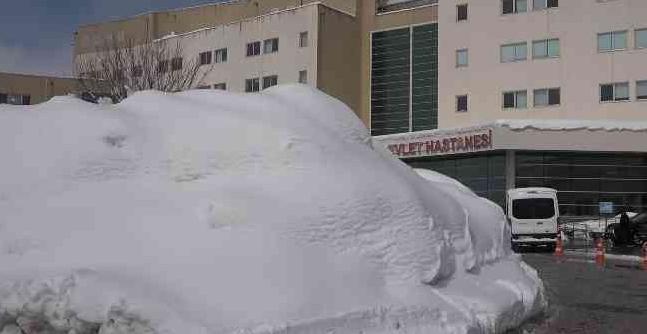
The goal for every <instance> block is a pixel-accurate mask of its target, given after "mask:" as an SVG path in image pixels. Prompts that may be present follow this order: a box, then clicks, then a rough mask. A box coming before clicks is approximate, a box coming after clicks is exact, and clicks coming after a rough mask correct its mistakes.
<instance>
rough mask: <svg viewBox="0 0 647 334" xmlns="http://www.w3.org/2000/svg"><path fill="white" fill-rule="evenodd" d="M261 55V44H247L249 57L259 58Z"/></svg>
mask: <svg viewBox="0 0 647 334" xmlns="http://www.w3.org/2000/svg"><path fill="white" fill-rule="evenodd" d="M260 54H261V42H251V43H247V57H253V56H258V55H260Z"/></svg>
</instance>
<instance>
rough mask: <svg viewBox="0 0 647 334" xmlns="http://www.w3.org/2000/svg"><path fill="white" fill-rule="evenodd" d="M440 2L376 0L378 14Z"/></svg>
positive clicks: (430, 0) (435, 0) (436, 0)
mask: <svg viewBox="0 0 647 334" xmlns="http://www.w3.org/2000/svg"><path fill="white" fill-rule="evenodd" d="M436 3H438V0H375V4H376V12H377V14H383V13H388V12H393V11H398V10H404V9H411V8H417V7H422V6H428V5H432V4H436Z"/></svg>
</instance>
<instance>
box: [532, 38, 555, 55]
mask: <svg viewBox="0 0 647 334" xmlns="http://www.w3.org/2000/svg"><path fill="white" fill-rule="evenodd" d="M559 54H560V47H559V39H557V38H553V39H542V40H539V41H533V42H532V58H533V59H541V58H557V57H559Z"/></svg>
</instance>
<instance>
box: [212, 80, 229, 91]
mask: <svg viewBox="0 0 647 334" xmlns="http://www.w3.org/2000/svg"><path fill="white" fill-rule="evenodd" d="M213 89H220V90H227V83H224V82H221V83H217V84H215V85H213Z"/></svg>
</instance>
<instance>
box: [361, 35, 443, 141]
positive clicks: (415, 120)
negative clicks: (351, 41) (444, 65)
mask: <svg viewBox="0 0 647 334" xmlns="http://www.w3.org/2000/svg"><path fill="white" fill-rule="evenodd" d="M371 45H372V46H371V133H372V135H374V136H379V135H386V134H393V133H402V132H410V131H420V130H430V129H436V128H437V127H438V25H437V24H435V23H434V24H425V25H419V26H413V27H408V28H401V29H394V30H388V31H380V32H375V33H373V34H372V38H371Z"/></svg>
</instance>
